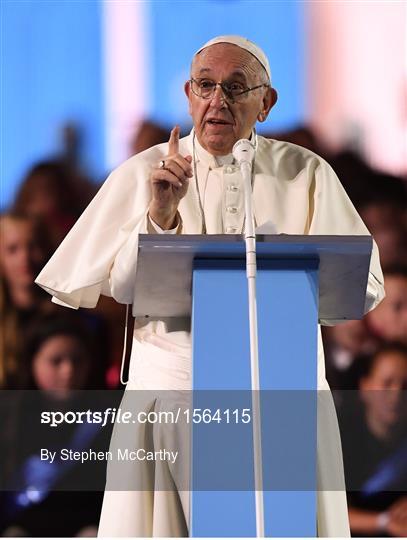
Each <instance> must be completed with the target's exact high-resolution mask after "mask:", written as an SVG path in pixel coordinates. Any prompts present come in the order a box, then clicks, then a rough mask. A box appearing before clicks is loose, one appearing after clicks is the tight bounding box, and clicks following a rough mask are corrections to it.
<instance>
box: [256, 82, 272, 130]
mask: <svg viewBox="0 0 407 540" xmlns="http://www.w3.org/2000/svg"><path fill="white" fill-rule="evenodd" d="M276 103H277V90H276V89H275V88H271V87H269V88H267V91H266V92H265V93H264V96H263V99H262V102H261V106H262V108H261V110H260V111H259V114H258V115H257V120H258V121H259V122H264V121H265V120H266V118H267V116H268V114H269V112H270V111H271V109H272V108H273V107H274V105H275V104H276Z"/></svg>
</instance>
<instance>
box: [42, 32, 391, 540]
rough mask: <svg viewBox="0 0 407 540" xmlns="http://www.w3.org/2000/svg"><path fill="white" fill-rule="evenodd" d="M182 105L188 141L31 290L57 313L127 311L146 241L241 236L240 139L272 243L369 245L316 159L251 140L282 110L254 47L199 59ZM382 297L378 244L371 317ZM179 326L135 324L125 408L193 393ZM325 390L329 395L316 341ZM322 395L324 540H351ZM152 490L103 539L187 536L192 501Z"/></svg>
mask: <svg viewBox="0 0 407 540" xmlns="http://www.w3.org/2000/svg"><path fill="white" fill-rule="evenodd" d="M185 93H186V95H187V98H188V102H189V112H190V114H191V116H192V120H193V126H194V127H193V129H192V131H191V133H190V134H189V135H188V136H187V137H185V138H182V139H179V129H178V127H175V128H174V129H173V130H172V132H171V136H170V139H169V142H168V143H164V144H160V145H157V146H154V147H152V148H150V149H148V150H146V151H144V152H141V153H140V154H138V155H135V156H133V157H132V158H130V159H129V160H127V161H126V162H125V163H123V164H122V165H121V166H119V167H118V168H117V169H116V170H114V171H113V172H112V174H111V175H110V176H109V178H108V179H107V180H106V182H105V183H104V184H103V185H102V187H101V188H100V190H99V192H98V193H97V195H96V196H95V198H94V199H93V201H92V202H91V203H90V204H89V206H88V207H87V208H86V210H85V211H84V213H83V214H82V216H81V217H80V218H79V220H78V221H77V223H76V224H75V226H74V227H73V229H72V230H71V231H70V233H69V234H68V235H67V237H66V238H65V240H64V241H63V242H62V244H61V245H60V246H59V248H58V249H57V251H56V252H55V254H54V255H53V257H52V258H51V259H50V261H49V262H48V264H47V265H46V266H45V268H44V269H43V270H42V272H41V273H40V274H39V276H38V278H37V280H36V282H37V283H38V284H39V285H40V286H41V287H43V288H44V289H45V290H47V291H48V292H49V293H51V294H52V295H53V301H55V302H57V303H60V304H63V305H67V306H70V307H72V308H78V307H86V308H91V307H94V306H95V305H96V303H97V301H98V298H99V295H100V294H105V295H108V296H113V298H115V299H116V300H117V301H118V302H120V303H125V304H132V303H133V298H134V287H135V285H134V283H135V274H136V271H135V270H136V265H137V252H138V235H139V234H140V233H162V234H229V233H230V234H239V233H242V232H243V230H244V221H245V216H244V194H243V180H242V176H241V173H240V171H239V168H238V167H237V166H236V164H235V162H234V159H233V156H232V153H231V152H232V148H233V145H234V144H235V143H236V141H238V140H239V139H242V138H248V139H250V140H251V142H252V143H253V144H254V145H255V147H256V149H257V150H256V155H255V161H254V164H253V184H252V185H253V209H254V219H255V224H256V225H257V226H260V225H262V224H264V223H266V222H269V221H271V222H272V223H273V225H274V227H275V231H276V232H277V233H285V234H299V235H301V234H311V235H312V234H314V235H368V234H369V231H368V230H367V228H366V227H365V225H364V224H363V222H362V220H361V219H360V217H359V215H358V214H357V212H356V210H355V209H354V207H353V205H352V203H351V202H350V200H349V199H348V197H347V195H346V193H345V191H344V189H343V188H342V186H341V184H340V182H339V180H338V178H337V177H336V175H335V173H334V172H333V170H332V169H331V167H330V166H329V165H328V164H327V163H326V162H325V161H324V160H323V159H322V158H321V157H319V156H318V155H316V154H314V153H313V152H311V151H309V150H306V149H305V148H302V147H300V146H296V145H294V144H290V143H287V142H280V141H276V140H270V139H265V138H264V137H260V136H258V135H257V134H256V132H255V129H254V126H255V124H256V122H257V121H259V122H263V121H264V120H265V119H266V118H267V115H268V114H269V112H270V110H271V108H272V107H273V106H274V104H275V103H276V101H277V94H276V91H275V90H274V89H273V88H272V86H271V73H270V67H269V62H268V60H267V57H266V55H265V54H264V52H263V51H262V50H261V49H260V48H259V47H258V46H256V45H255V44H254V43H252V42H250V41H249V40H247V39H244V38H241V37H239V36H221V37H217V38H214V39H213V40H211V41H209V42H208V43H206V44H205V45H204V46H203V47H202V48H201V49H200V50H199V51H198V52H197V53H196V54H195V55H194V57H193V60H192V64H191V78H190V80H188V81H187V82H186V83H185ZM332 286H333V287H334V286H335V284H334V283H333V284H332ZM383 296H384V289H383V276H382V272H381V268H380V264H379V256H378V251H377V247H376V245H375V244H373V252H372V257H371V263H370V271H369V279H368V287H367V291H366V303H365V311H369V310H370V309H373V308H374V307H375V306H376V305H377V304H378V303H379V302H380V301H381V299H382V298H383ZM175 323H176V324H174V320H171V319H167V320H161V321H150V322H146V320H145V319H143V320H141V319H140V320H138V319H137V318H136V320H135V326H134V336H133V345H132V353H131V359H130V367H129V381H128V383H127V386H126V391H125V394H124V399H125V396H126V392H127V390H131V389H146V390H149V389H151V390H154V389H164V390H165V389H168V390H189V389H191V339H190V331H189V329H190V326H189V321H181V320H180V321H175ZM320 323H321V324H324V323H325V324H332V321H320ZM318 389H325V390H329V386H328V383H327V381H326V378H325V365H324V356H323V348H322V341H321V334H320V329H319V331H318ZM324 394H328V395H329V397H330V400H329V401H327V402H326V401H325V402H324V403H323V406H318V441H317V456H318V457H317V463H318V465H317V469H318V498H317V504H318V520H317V528H318V535H319V536H350V533H349V522H348V514H347V504H346V494H345V485H344V480H343V465H342V453H341V442H340V436H339V430H338V424H337V419H336V414H335V410H334V406H333V401H332V397H331V395H330V393H329V392H324ZM318 403H319V405H321V403H320V401H319V400H318ZM147 406H151V404H146V407H147ZM134 429H135V430H136V432H135V436H134V441H135V442H134V444H135V445H138V446H140V447H141V446H142V445H143V442H145V441H143V437H145V432H144V431H141V430H140V428H137V427H135V428H134ZM137 430H138V431H137ZM113 438H114V434H113V436H112V440H113ZM165 466H167V467H170V465H167V464H166V465H165ZM173 472H174V471H173V470H172V469H170V470H169V474H172V473H173ZM328 478H329V482H328V481H327V479H328ZM108 482H109V466H108ZM152 482H153V481H152ZM333 485H335V489H333V488H332V486H333ZM150 487H151V491H138V490H134V491H120V490H108V489H107V490H106V491H105V496H104V502H103V508H102V513H101V519H100V525H99V532H98V535H99V536H188V523H189V517H190V511H189V510H190V509H189V494H188V492H184V491H179V492H177V493H170V492H164V491H159V490H157V491H154V484H153V485H151V486H150ZM293 512H294V514H295V509H293Z"/></svg>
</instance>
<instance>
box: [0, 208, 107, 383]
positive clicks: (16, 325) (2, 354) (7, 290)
mask: <svg viewBox="0 0 407 540" xmlns="http://www.w3.org/2000/svg"><path fill="white" fill-rule="evenodd" d="M0 237H1V242H0V316H1V322H0V388H9V389H11V388H16V387H17V386H20V387H21V384H20V381H21V375H22V371H23V370H22V367H21V354H22V348H23V344H24V340H25V334H26V330H27V328H28V327H29V326H30V324H32V323H33V321H35V320H36V319H37V318H38V317H40V316H41V315H44V314H49V313H53V314H57V313H58V312H61V311H63V312H64V310H63V308H61V307H60V306H58V305H56V304H54V303H50V302H49V297H48V295H46V294H44V292H43V291H42V290H41V289H40V288H39V287H37V286H36V285H35V283H34V278H35V276H36V275H37V274H38V271H39V269H40V268H41V267H42V266H43V265H44V264H45V262H46V261H47V260H48V258H49V254H50V252H51V249H52V248H51V243H50V241H49V236H48V228H47V227H45V225H44V223H43V222H42V221H41V220H40V219H37V218H35V217H32V216H28V215H26V214H22V213H18V212H16V211H15V212H8V213H4V214H2V215H1V216H0ZM75 316H76V317H77V318H79V319H81V320H82V321H83V322H84V323H85V324H86V325H87V326H88V328H89V330H90V331H91V332H92V333H93V334H94V335H95V336H97V337H98V339H97V344H96V355H97V358H98V362H99V365H100V370H99V371H98V377H97V378H95V379H94V380H93V384H94V387H95V388H103V387H104V385H105V378H106V375H105V373H104V371H105V370H106V369H107V365H108V363H109V360H110V358H109V353H110V336H109V332H108V328H107V326H106V323H105V321H104V318H103V317H102V316H101V315H100V314H97V313H93V312H89V311H87V310H80V311H79V312H78V313H76V314H75Z"/></svg>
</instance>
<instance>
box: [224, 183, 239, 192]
mask: <svg viewBox="0 0 407 540" xmlns="http://www.w3.org/2000/svg"><path fill="white" fill-rule="evenodd" d="M227 189H228V191H238V190H239V188H238V187H237V186H235V184H230V185H229V186H228V188H227Z"/></svg>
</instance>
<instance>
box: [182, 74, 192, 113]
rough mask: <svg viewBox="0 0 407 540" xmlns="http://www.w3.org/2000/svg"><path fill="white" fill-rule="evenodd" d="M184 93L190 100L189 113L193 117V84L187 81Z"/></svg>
mask: <svg viewBox="0 0 407 540" xmlns="http://www.w3.org/2000/svg"><path fill="white" fill-rule="evenodd" d="M184 92H185V95H186V96H187V98H188V112H189V114H190V115H192V112H191V93H192V92H191V83H190V82H189V81H186V83H185V84H184Z"/></svg>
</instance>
